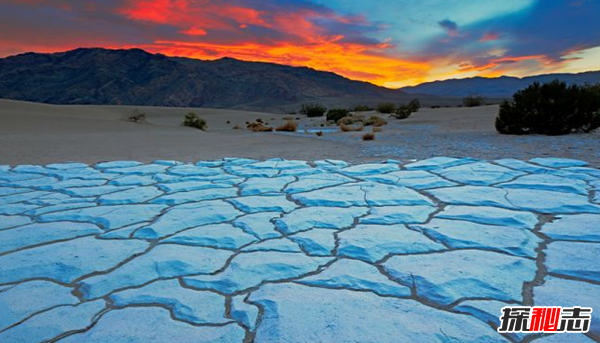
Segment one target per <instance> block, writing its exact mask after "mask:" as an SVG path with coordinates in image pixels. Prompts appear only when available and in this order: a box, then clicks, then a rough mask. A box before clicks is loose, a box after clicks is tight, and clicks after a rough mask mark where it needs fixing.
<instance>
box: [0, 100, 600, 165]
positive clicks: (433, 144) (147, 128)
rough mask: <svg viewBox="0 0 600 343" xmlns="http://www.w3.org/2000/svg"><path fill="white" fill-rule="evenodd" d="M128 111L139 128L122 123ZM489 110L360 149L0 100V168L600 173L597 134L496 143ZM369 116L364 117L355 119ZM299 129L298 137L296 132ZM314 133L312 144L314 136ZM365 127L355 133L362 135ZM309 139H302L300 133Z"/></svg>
mask: <svg viewBox="0 0 600 343" xmlns="http://www.w3.org/2000/svg"><path fill="white" fill-rule="evenodd" d="M135 109H137V110H139V111H141V112H143V113H146V115H147V123H145V124H136V123H130V122H127V121H126V118H127V117H128V116H130V115H131V114H132V113H133V111H134V110H135ZM188 111H194V112H196V113H198V114H199V115H200V116H201V117H203V118H205V119H206V120H207V122H208V125H209V130H208V131H207V132H202V131H199V130H195V129H191V128H186V127H183V126H181V121H182V120H183V116H184V115H185V113H187V112H188ZM497 112H498V106H496V105H494V106H484V107H478V108H440V109H429V108H423V109H421V111H419V112H418V113H416V114H414V115H413V116H412V117H411V118H409V119H406V120H402V121H398V120H394V119H389V120H388V121H389V125H387V126H385V127H384V128H383V131H382V132H380V133H377V134H376V136H377V137H376V140H375V141H372V142H363V141H362V140H361V136H362V134H363V133H364V132H351V133H343V132H339V130H338V129H337V127H336V126H330V127H327V126H326V127H323V128H321V126H320V125H321V124H322V123H323V122H324V119H308V118H306V117H304V116H302V115H282V114H268V113H257V112H243V111H233V110H215V109H189V108H165V107H132V106H73V105H71V106H56V105H46V104H37V103H28V102H20V101H9V100H0V164H13V165H15V164H27V163H30V164H31V163H33V164H45V163H56V162H66V161H78V162H86V163H96V162H100V161H112V160H129V159H133V160H138V161H142V162H150V161H153V160H158V159H161V160H165V159H172V160H178V161H198V160H202V159H206V160H210V159H218V158H222V157H247V158H257V159H266V158H273V157H279V158H287V159H302V160H318V159H325V158H335V159H342V160H346V161H350V162H365V161H373V160H381V159H387V158H391V159H398V160H410V159H422V158H428V157H431V156H455V157H473V158H485V159H499V158H519V159H529V158H532V157H543V156H552V157H567V158H576V159H582V160H585V161H588V162H590V163H591V164H592V165H598V164H600V149H598V146H600V134H598V133H596V134H581V135H569V136H562V137H545V136H505V135H500V134H498V133H496V131H495V129H494V118H495V116H496V114H497ZM363 114H364V115H367V116H368V115H372V114H374V113H363ZM290 117H291V118H300V121H299V122H300V127H301V129H300V131H299V132H297V133H271V132H266V133H254V132H249V131H247V130H245V129H244V130H234V129H233V127H234V126H235V125H240V126H242V127H244V128H245V126H246V124H245V123H246V122H252V121H254V120H256V119H257V118H261V119H263V120H264V121H265V122H267V123H269V124H270V125H272V126H276V125H280V124H281V123H283V122H285V118H290ZM305 129H308V131H305ZM319 130H323V131H324V134H323V136H322V137H318V136H316V135H315V134H314V131H319ZM370 130H371V129H370V128H365V131H370ZM309 132H310V133H309Z"/></svg>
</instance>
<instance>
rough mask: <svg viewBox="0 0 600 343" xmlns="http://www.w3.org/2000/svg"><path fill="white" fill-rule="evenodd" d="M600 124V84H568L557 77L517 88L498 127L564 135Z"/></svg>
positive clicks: (505, 130)
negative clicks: (550, 80)
mask: <svg viewBox="0 0 600 343" xmlns="http://www.w3.org/2000/svg"><path fill="white" fill-rule="evenodd" d="M599 127H600V85H596V86H577V85H571V86H567V84H566V83H564V82H560V81H558V80H556V81H553V82H550V83H545V84H539V83H537V82H536V83H534V84H532V85H531V86H529V87H527V88H525V89H523V90H520V91H518V92H516V93H515V94H514V95H513V98H512V101H505V102H503V103H502V104H501V105H500V111H499V113H498V117H496V130H498V132H500V133H503V134H515V135H522V134H531V133H537V134H543V135H564V134H568V133H572V132H593V131H595V130H596V129H597V128H599Z"/></svg>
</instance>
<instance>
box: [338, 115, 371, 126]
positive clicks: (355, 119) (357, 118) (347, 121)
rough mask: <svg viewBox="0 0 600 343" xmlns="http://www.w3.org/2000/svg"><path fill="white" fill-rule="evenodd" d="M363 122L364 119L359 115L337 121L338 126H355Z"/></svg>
mask: <svg viewBox="0 0 600 343" xmlns="http://www.w3.org/2000/svg"><path fill="white" fill-rule="evenodd" d="M364 121H365V117H364V116H361V115H352V116H345V117H343V118H342V119H340V120H338V121H337V124H338V125H352V124H356V123H361V124H362V123H363V122H364Z"/></svg>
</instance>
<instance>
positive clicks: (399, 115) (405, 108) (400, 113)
mask: <svg viewBox="0 0 600 343" xmlns="http://www.w3.org/2000/svg"><path fill="white" fill-rule="evenodd" d="M412 113H413V109H412V107H410V106H409V105H400V106H398V109H396V113H394V114H392V117H394V118H396V119H406V118H408V117H410V115H411V114H412Z"/></svg>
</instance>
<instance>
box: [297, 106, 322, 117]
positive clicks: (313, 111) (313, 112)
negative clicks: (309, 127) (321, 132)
mask: <svg viewBox="0 0 600 343" xmlns="http://www.w3.org/2000/svg"><path fill="white" fill-rule="evenodd" d="M326 111H327V108H325V106H323V105H321V104H319V103H310V104H303V105H302V108H301V109H300V113H302V114H304V115H306V116H307V117H322V116H323V115H324V114H325V112H326Z"/></svg>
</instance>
